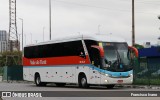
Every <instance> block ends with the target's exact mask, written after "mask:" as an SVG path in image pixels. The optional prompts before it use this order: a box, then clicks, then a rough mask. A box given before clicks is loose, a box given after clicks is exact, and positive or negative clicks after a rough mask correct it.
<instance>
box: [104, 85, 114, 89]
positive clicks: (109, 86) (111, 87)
mask: <svg viewBox="0 0 160 100" xmlns="http://www.w3.org/2000/svg"><path fill="white" fill-rule="evenodd" d="M114 86H115V85H114V84H113V85H107V86H106V87H107V88H108V89H113V87H114Z"/></svg>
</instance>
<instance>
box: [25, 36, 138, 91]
mask: <svg viewBox="0 0 160 100" xmlns="http://www.w3.org/2000/svg"><path fill="white" fill-rule="evenodd" d="M46 47H47V48H46ZM135 56H138V51H137V49H136V48H134V47H130V46H128V44H127V42H125V40H123V39H120V38H117V37H113V36H107V35H78V36H68V37H64V38H62V37H60V38H56V39H54V40H53V41H49V42H45V43H39V44H36V45H33V46H27V47H25V48H24V60H23V61H24V69H23V70H24V80H27V81H34V82H35V83H36V85H37V86H44V85H46V84H47V83H55V84H56V85H57V86H64V85H66V84H78V85H79V87H83V88H86V87H89V86H90V85H103V86H107V87H108V88H113V87H114V86H115V85H116V84H132V82H133V67H134V63H133V58H134V57H135Z"/></svg>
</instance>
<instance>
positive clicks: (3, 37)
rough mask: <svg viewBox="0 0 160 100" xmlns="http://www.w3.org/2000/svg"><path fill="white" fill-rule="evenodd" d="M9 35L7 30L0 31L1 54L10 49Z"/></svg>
mask: <svg viewBox="0 0 160 100" xmlns="http://www.w3.org/2000/svg"><path fill="white" fill-rule="evenodd" d="M7 43H8V34H7V31H5V30H0V52H4V51H7V49H8V45H7Z"/></svg>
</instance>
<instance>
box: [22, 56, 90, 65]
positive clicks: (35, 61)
mask: <svg viewBox="0 0 160 100" xmlns="http://www.w3.org/2000/svg"><path fill="white" fill-rule="evenodd" d="M73 64H90V61H89V57H88V56H86V59H85V58H82V57H79V56H67V57H51V58H32V59H29V58H25V57H23V65H24V66H50V65H73Z"/></svg>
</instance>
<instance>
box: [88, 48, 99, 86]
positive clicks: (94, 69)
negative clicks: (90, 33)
mask: <svg viewBox="0 0 160 100" xmlns="http://www.w3.org/2000/svg"><path fill="white" fill-rule="evenodd" d="M90 61H91V63H92V66H91V67H90V83H91V84H101V83H100V82H101V74H100V73H101V69H100V68H101V64H100V53H99V50H98V49H97V48H91V50H90Z"/></svg>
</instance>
